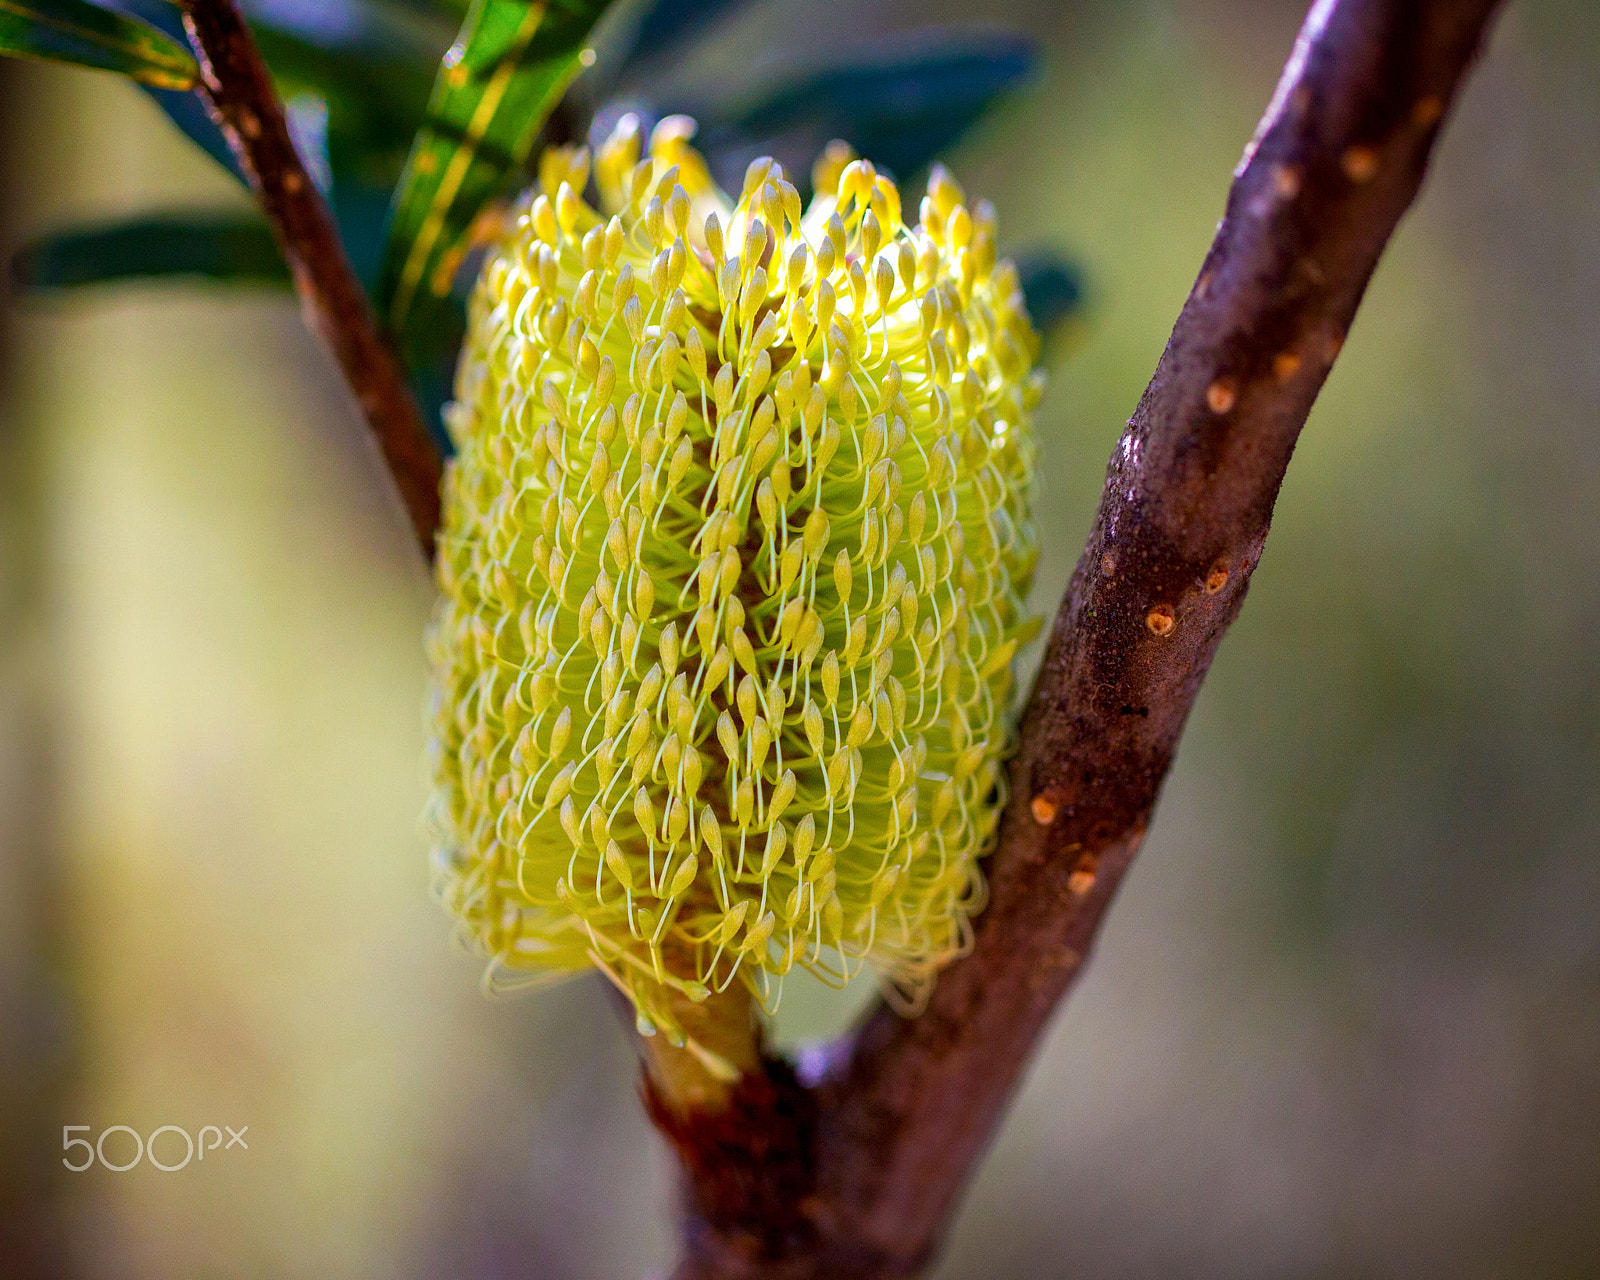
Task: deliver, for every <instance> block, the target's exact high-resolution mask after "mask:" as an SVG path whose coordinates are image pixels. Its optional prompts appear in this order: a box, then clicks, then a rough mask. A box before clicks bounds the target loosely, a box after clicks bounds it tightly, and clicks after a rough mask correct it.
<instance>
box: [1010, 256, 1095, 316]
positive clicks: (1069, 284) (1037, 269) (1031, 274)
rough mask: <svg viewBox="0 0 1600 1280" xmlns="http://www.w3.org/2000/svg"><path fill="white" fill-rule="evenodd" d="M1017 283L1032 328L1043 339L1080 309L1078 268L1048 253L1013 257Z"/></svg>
mask: <svg viewBox="0 0 1600 1280" xmlns="http://www.w3.org/2000/svg"><path fill="white" fill-rule="evenodd" d="M1012 262H1013V263H1014V264H1015V266H1016V268H1017V282H1018V283H1019V284H1020V285H1021V286H1022V296H1023V297H1024V298H1025V299H1027V303H1028V316H1029V318H1030V319H1031V320H1032V321H1033V327H1034V328H1035V329H1037V330H1038V331H1039V333H1040V334H1041V335H1043V336H1045V337H1048V336H1049V334H1050V332H1051V330H1053V329H1055V328H1056V327H1057V326H1058V325H1059V324H1061V322H1062V321H1064V320H1066V319H1068V318H1069V317H1071V316H1073V315H1076V314H1077V313H1078V312H1079V311H1080V310H1082V308H1083V276H1082V274H1081V273H1080V272H1079V270H1078V268H1077V267H1076V266H1074V265H1073V264H1072V263H1070V262H1068V261H1067V260H1066V259H1065V258H1063V257H1062V256H1061V255H1060V254H1058V253H1055V252H1054V251H1053V250H1050V249H1035V250H1032V251H1028V252H1023V253H1018V254H1014V255H1012Z"/></svg>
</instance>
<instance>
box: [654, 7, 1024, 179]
mask: <svg viewBox="0 0 1600 1280" xmlns="http://www.w3.org/2000/svg"><path fill="white" fill-rule="evenodd" d="M1037 64H1038V56H1037V51H1036V48H1035V46H1034V44H1033V42H1032V41H1030V40H1029V39H1028V38H1027V37H1025V36H1022V35H1018V34H1015V33H1011V32H995V31H963V30H949V29H934V30H931V31H923V32H916V33H913V34H911V35H909V36H905V35H901V36H894V37H890V38H888V39H886V40H882V41H878V42H875V44H874V45H873V46H872V47H871V48H869V49H868V50H866V51H864V52H857V53H855V54H853V55H852V56H851V58H850V60H849V61H845V62H838V63H832V64H829V65H826V66H821V67H817V68H815V69H813V70H811V71H809V72H805V73H803V74H799V75H794V76H791V77H788V78H786V79H779V80H778V81H777V82H776V83H775V84H773V85H771V86H770V87H766V88H763V89H762V90H760V91H758V92H756V93H753V94H749V95H746V96H744V97H742V98H739V99H735V100H732V101H728V102H722V103H713V104H710V105H704V106H701V107H699V109H698V110H696V109H695V107H694V106H692V105H687V106H685V107H684V108H683V109H684V110H686V111H687V112H688V113H689V114H691V115H695V116H696V117H697V118H698V119H699V121H700V125H701V131H700V136H699V139H698V140H697V145H699V146H701V147H702V148H703V149H704V150H705V151H706V152H707V153H708V154H711V155H713V156H717V155H722V154H733V153H737V154H738V155H741V156H742V157H743V159H742V160H739V161H738V167H739V168H741V169H742V167H743V163H744V162H745V161H748V160H749V158H750V156H751V155H753V154H754V152H755V150H757V149H770V150H773V151H774V152H775V153H776V154H777V155H778V158H779V159H780V160H784V161H785V167H786V168H790V169H792V170H794V172H796V173H797V174H799V175H804V174H805V173H806V172H807V170H808V169H809V167H810V157H811V156H814V155H815V154H816V153H817V151H819V150H820V149H821V147H822V146H823V145H824V144H825V143H827V142H828V141H829V140H831V139H833V138H843V139H844V140H845V141H846V142H848V143H850V145H851V146H853V147H855V149H856V150H857V151H859V152H860V153H861V154H862V155H864V156H866V157H867V158H868V159H870V160H871V161H873V163H874V164H877V165H880V166H882V167H884V168H887V169H889V170H890V171H891V172H892V173H895V174H897V175H898V176H899V177H901V178H910V177H911V176H912V175H913V174H915V173H916V172H918V171H919V170H921V169H922V168H923V167H925V166H926V165H927V164H928V163H929V162H930V161H932V160H933V159H934V158H935V157H936V156H938V155H940V154H941V153H942V152H944V151H946V150H947V149H948V148H949V147H950V146H951V145H952V144H953V143H954V142H955V141H956V140H957V139H958V138H960V136H961V135H962V134H963V133H965V132H966V130H967V129H968V128H970V127H971V126H972V125H973V124H974V123H975V122H976V121H977V120H978V119H979V118H980V117H982V116H983V114H984V113H985V112H987V111H988V110H989V109H990V108H991V107H992V106H994V105H995V104H996V102H997V101H999V100H1000V99H1001V98H1002V97H1003V96H1004V95H1005V94H1007V93H1009V92H1011V91H1013V90H1015V89H1016V88H1018V87H1019V86H1020V85H1022V84H1023V83H1025V82H1026V81H1027V80H1028V79H1029V78H1030V77H1031V76H1032V75H1033V73H1034V70H1035V68H1036V66H1037ZM784 143H787V145H786V146H785V145H783V144H784ZM801 157H804V159H803V160H802V159H801Z"/></svg>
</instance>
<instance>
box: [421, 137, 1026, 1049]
mask: <svg viewBox="0 0 1600 1280" xmlns="http://www.w3.org/2000/svg"><path fill="white" fill-rule="evenodd" d="M692 132H693V125H692V123H691V122H689V121H687V120H685V119H683V118H682V117H675V118H671V119H668V120H664V121H662V123H661V124H660V125H659V126H658V127H657V128H656V130H655V132H654V134H653V135H652V137H651V138H650V143H649V155H648V156H647V157H646V158H644V159H642V160H641V159H640V155H639V153H640V138H639V134H638V126H637V123H636V122H635V121H633V120H632V119H628V120H625V121H624V122H623V123H622V125H621V126H619V128H618V130H617V132H616V133H615V134H614V135H613V136H612V137H611V138H610V140H609V141H608V142H607V143H606V144H605V145H604V146H603V147H602V148H601V149H600V151H599V153H598V156H597V158H596V161H595V166H594V167H595V172H594V179H595V186H596V187H597V189H598V191H599V196H600V203H601V206H602V210H603V212H597V211H595V210H594V209H593V208H591V207H590V206H589V205H588V204H587V203H585V201H584V199H583V196H582V194H581V193H582V192H583V191H584V190H585V188H586V187H587V186H588V179H589V159H588V155H587V153H586V152H585V151H582V150H570V149H560V148H558V149H553V150H551V151H549V152H546V154H545V155H544V156H543V158H542V160H541V162H540V168H539V176H540V183H539V189H538V192H537V194H534V193H530V198H525V200H524V203H523V204H522V205H521V206H519V209H518V211H517V216H516V217H515V219H514V221H513V223H512V225H511V226H510V229H509V231H508V232H507V234H506V235H505V237H504V239H503V240H502V241H501V242H500V243H499V244H498V246H497V247H496V248H495V249H494V251H493V252H492V253H491V255H490V257H489V259H488V261H487V263H486V264H485V266H484V269H483V273H482V276H481V278H480V280H479V283H478V286H477V290H476V292H475V294H474V296H473V299H472V303H471V313H470V328H469V334H468V338H467V344H466V348H465V350H464V352H463V355H462V360H461V365H460V368H459V371H458V374H457V386H456V397H457V399H456V403H455V405H453V406H452V408H451V411H450V413H449V426H450V430H451V433H452V435H453V437H454V440H455V444H456V447H457V456H456V458H455V460H454V461H453V463H452V464H451V467H450V470H449V474H448V477H447V480H446V485H445V527H444V532H443V535H442V537H441V539H440V544H439V561H438V565H439V569H438V572H439V584H440V588H441V591H442V596H443V598H442V601H441V603H440V606H439V609H438V613H437V616H436V619H435V622H434V625H433V628H432V632H431V637H430V645H429V648H430V658H431V661H432V665H433V673H434V682H435V693H434V701H433V734H434V742H433V754H432V769H433V775H434V788H435V792H434V798H433V802H432V806H431V811H430V813H431V824H432V827H433V830H434V834H435V837H436V840H437V848H436V852H435V859H436V866H437V869H438V873H439V878H440V888H441V893H442V896H443V898H444V901H445V902H446V904H447V905H448V907H449V909H450V910H451V911H452V912H453V913H454V914H455V915H456V916H457V918H458V919H459V920H460V921H461V923H462V925H463V926H464V928H465V930H466V932H467V933H468V935H469V936H470V938H471V939H472V941H473V942H474V944H475V945H476V946H477V947H479V948H480V949H481V950H482V951H483V952H485V953H486V954H487V955H488V956H489V957H490V958H491V963H490V971H489V978H490V981H491V982H493V983H496V984H506V983H511V982H514V981H516V980H517V979H519V978H526V979H529V980H533V979H537V978H538V977H540V976H542V975H551V974H559V973H562V972H570V971H573V970H579V969H586V968H589V967H591V966H594V967H598V968H600V969H602V970H604V971H605V973H606V974H607V975H608V976H609V977H610V978H611V979H612V981H614V982H615V983H616V984H617V985H618V986H619V987H620V988H621V989H622V990H623V991H625V992H626V993H627V994H628V996H629V997H630V998H631V999H632V1001H633V1003H634V1005H635V1007H636V1009H637V1010H638V1014H639V1022H640V1027H641V1029H642V1030H644V1031H646V1032H647V1033H648V1032H653V1031H655V1030H656V1029H660V1030H662V1031H664V1032H665V1033H666V1034H667V1036H668V1038H669V1039H670V1040H672V1041H673V1043H680V1042H682V1040H683V1038H684V1033H683V1029H682V1027H681V1025H680V1022H679V1020H678V1019H677V1018H676V1017H674V1015H673V1013H672V1009H673V1007H674V1006H677V1007H680V1008H681V1007H682V1001H683V1000H684V999H685V998H686V999H688V1000H691V1001H698V1000H703V999H705V998H707V996H708V995H709V994H710V993H711V992H713V991H721V990H725V989H727V988H728V987H729V986H730V984H733V983H744V984H746V986H748V987H749V988H750V990H751V991H753V992H754V993H755V994H756V995H757V996H758V997H760V998H761V999H762V1000H764V1001H765V1002H766V1003H767V1004H768V1005H769V1006H770V1005H771V1003H772V1002H773V1001H774V1000H775V999H776V994H777V989H778V982H777V980H778V979H781V977H782V975H784V974H786V973H788V972H789V971H790V970H791V969H792V968H793V967H794V966H796V965H800V966H803V967H805V968H807V969H810V970H812V971H813V972H815V973H817V974H819V975H820V976H822V977H823V978H824V979H825V980H827V981H830V982H835V983H840V982H843V981H844V980H845V979H846V978H847V977H848V976H849V975H850V974H851V973H852V972H854V970H855V968H857V967H859V964H860V963H861V962H862V961H863V960H865V961H867V962H870V963H871V964H872V965H873V966H874V967H875V968H876V969H877V971H878V972H879V973H880V974H881V975H882V976H883V978H884V979H885V980H886V985H887V987H888V989H889V990H890V991H891V992H892V993H893V994H896V995H897V996H898V998H899V999H900V1000H901V1001H902V1002H903V1003H904V1004H905V1005H906V1006H908V1007H912V1008H915V1007H916V1006H917V1005H918V1004H919V1003H920V1002H921V1001H922V1000H923V999H925V997H926V993H927V991H928V989H929V987H930V985H931V983H932V981H933V978H934V975H935V973H936V971H937V970H938V969H939V968H940V967H941V966H942V965H944V964H946V963H948V962H949V961H950V960H951V959H952V958H954V957H955V956H957V955H958V954H960V952H961V951H962V950H963V948H964V946H965V945H966V943H967V940H968V938H969V936H970V927H969V924H968V920H969V917H970V916H971V915H972V913H974V912H975V911H977V910H979V909H980V907H981V906H982V902H983V896H984V885H983V879H982V876H981V874H980V870H979V862H978V860H979V858H980V856H981V855H982V854H983V853H984V852H985V849H986V846H987V842H988V841H989V840H990V838H991V835H992V833H993V830H994V825H995V821H996V816H997V813H998V806H999V804H1000V802H1001V799H1002V795H1001V792H1002V791H1003V787H1004V778H1003V774H1002V771H1001V767H1000V765H1001V757H1002V754H1003V752H1004V750H1005V748H1006V745H1007V738H1008V732H1009V726H1008V720H1007V713H1008V709H1009V705H1010V702H1011V691H1012V675H1011V667H1012V658H1013V656H1014V654H1015V652H1016V650H1017V647H1018V646H1019V645H1020V644H1022V643H1025V642H1026V640H1027V639H1028V638H1029V637H1030V636H1031V635H1032V634H1033V632H1034V630H1035V629H1036V627H1037V620H1036V619H1028V618H1025V617H1024V614H1023V597H1024V595H1025V594H1026V592H1027V588H1028V583H1029V579H1030V576H1031V574H1032V570H1033V566H1034V563H1035V560H1036V558H1037V549H1036V542H1035V537H1034V532H1033V528H1032V525H1031V523H1030V515H1029V499H1030V492H1029V491H1030V486H1031V479H1032V464H1033V455H1034V442H1033V436H1032V428H1031V423H1030V411H1031V410H1032V408H1033V406H1034V404H1035V403H1036V401H1037V398H1038V393H1039V388H1040V384H1041V375H1040V374H1038V373H1037V372H1035V371H1033V370H1032V361H1033V358H1034V356H1035V353H1036V350H1037V345H1038V344H1037V339H1036V338H1035V336H1034V333H1033V331H1032V328H1031V326H1030V325H1029V323H1028V319H1027V316H1026V313H1025V311H1024V308H1023V302H1022V295H1021V291H1020V289H1019V287H1018V284H1017V279H1016V274H1015V272H1014V271H1013V270H1012V268H1011V266H1010V264H1009V263H1007V262H1003V261H1001V262H996V260H995V248H994V245H995V240H994V235H995V232H994V216H993V211H992V209H990V208H989V207H988V206H987V205H986V204H984V203H980V204H978V205H977V206H976V207H974V208H973V209H971V210H969V209H968V208H967V207H966V205H965V204H964V197H963V195H962V193H961V191H960V189H959V188H958V187H957V186H956V184H955V182H954V181H953V180H952V179H951V178H950V177H949V176H948V175H947V174H945V173H944V172H943V171H942V170H939V169H936V170H935V171H934V175H933V178H932V180H931V181H930V183H929V191H928V195H927V197H926V198H925V199H924V200H923V201H922V203H921V209H920V217H919V219H918V222H917V223H916V224H913V225H907V224H905V223H903V222H902V216H901V203H900V195H899V193H898V191H897V190H896V188H895V186H894V184H893V183H891V182H890V181H889V180H888V179H887V178H886V177H884V176H883V175H881V174H877V173H875V172H874V170H873V168H872V166H871V165H870V164H868V163H866V162H865V161H859V160H854V159H852V158H851V157H850V156H849V154H848V151H847V150H846V149H844V148H842V147H841V145H840V144H835V145H834V146H833V147H831V148H830V149H829V151H828V153H827V154H826V155H825V156H824V157H823V159H822V160H821V161H819V162H818V165H817V169H816V172H815V174H814V179H815V184H814V185H815V187H816V191H817V196H816V198H815V199H814V200H813V201H812V203H811V206H810V208H809V209H808V210H807V211H806V212H805V214H804V215H803V216H802V213H801V207H800V197H799V193H798V192H797V190H796V189H795V187H794V186H793V185H791V184H790V183H789V182H788V181H786V180H785V178H784V176H783V173H782V171H781V169H779V167H778V166H777V165H776V164H774V163H773V162H771V161H769V160H765V159H762V160H757V161H755V162H754V163H753V164H752V165H751V166H750V169H749V171H748V172H747V174H746V175H745V183H744V190H743V193H742V195H741V196H740V199H739V200H738V202H737V203H732V202H730V201H729V200H728V198H727V197H726V196H725V195H724V194H723V193H722V192H720V191H719V190H718V189H717V188H716V186H715V185H714V184H713V183H712V181H711V179H710V176H709V174H708V172H707V169H706V165H705V162H704V160H703V159H702V158H701V157H700V156H699V155H698V153H696V152H695V151H694V150H693V149H692V148H691V147H690V146H689V145H688V138H689V136H690V135H691V134H692ZM691 1047H692V1046H691Z"/></svg>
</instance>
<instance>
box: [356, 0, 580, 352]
mask: <svg viewBox="0 0 1600 1280" xmlns="http://www.w3.org/2000/svg"><path fill="white" fill-rule="evenodd" d="M607 3H608V0H543V2H539V3H529V2H527V0H473V5H472V7H471V9H470V10H469V11H468V13H467V17H466V21H465V22H464V23H463V24H462V27H461V34H460V35H459V36H458V37H457V39H456V42H455V44H453V45H452V46H451V47H450V51H449V52H448V53H446V54H445V57H444V62H443V65H442V67H441V69H440V71H439V77H438V79H437V81H436V82H435V83H434V88H433V95H432V97H431V98H430V99H429V102H428V110H427V120H426V123H425V124H424V125H423V128H422V130H421V132H420V133H419V134H418V135H417V139H416V142H415V144H414V145H413V147H412V150H411V156H410V158H409V159H408V160H407V161H406V168H405V172H404V174H403V175H402V176H401V179H400V187H399V189H398V191H397V192H396V194H395V203H394V212H393V218H392V221H391V223H390V228H389V245H388V249H387V252H386V253H385V258H384V271H383V278H382V286H381V291H380V297H381V302H382V309H383V310H384V312H385V313H386V314H387V316H388V318H389V322H390V324H391V326H392V327H393V329H394V330H395V332H396V333H397V334H398V335H400V336H401V338H402V340H403V342H404V343H405V344H406V345H409V344H410V340H411V339H412V338H413V337H414V335H415V333H416V332H417V330H419V329H421V328H425V327H426V324H427V322H428V317H429V314H430V312H431V311H432V309H433V308H432V306H431V305H430V304H431V302H432V301H433V300H436V299H439V298H441V297H443V296H444V295H445V294H447V293H448V292H449V290H450V284H451V281H452V278H453V276H454V273H455V267H456V266H457V265H458V264H459V261H460V249H459V247H458V246H459V245H460V243H461V240H462V238H463V236H464V235H465V234H466V231H467V228H468V227H469V226H470V225H471V223H472V220H473V218H474V217H476V216H477V214H478V212H479V211H480V210H481V209H482V208H483V206H484V205H485V204H486V203H488V201H490V200H491V199H493V198H494V197H495V196H497V195H499V194H500V193H501V192H502V191H503V190H504V189H505V187H506V186H507V184H508V182H509V181H510V179H511V177H512V175H513V174H515V173H516V172H517V171H518V170H519V169H520V168H521V166H522V164H523V162H524V160H526V158H527V155H528V151H529V149H530V148H531V147H532V145H533V141H534V139H535V137H536V136H537V135H538V133H539V129H540V128H541V126H542V125H543V124H544V120H545V117H546V116H547V115H549V113H550V111H551V109H552V108H553V107H554V106H555V105H556V103H557V102H558V101H559V100H560V98H561V95H562V94H563V93H564V92H565V91H566V88H567V85H568V84H570V83H571V82H572V79H573V77H574V76H576V75H577V73H578V71H579V70H580V69H581V68H582V66H583V61H582V55H583V52H584V42H585V41H586V40H587V39H588V36H589V32H590V30H591V29H592V28H593V27H594V24H595V21H596V20H597V19H598V18H599V17H600V15H601V14H602V13H603V12H604V11H605V9H606V5H607Z"/></svg>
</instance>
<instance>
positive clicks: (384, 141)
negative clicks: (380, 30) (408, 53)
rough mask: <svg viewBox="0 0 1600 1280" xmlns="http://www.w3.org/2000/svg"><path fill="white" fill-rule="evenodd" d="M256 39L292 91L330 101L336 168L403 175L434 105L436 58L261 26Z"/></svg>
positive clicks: (330, 132) (330, 143)
mask: <svg viewBox="0 0 1600 1280" xmlns="http://www.w3.org/2000/svg"><path fill="white" fill-rule="evenodd" d="M256 43H257V45H258V46H259V47H260V49H261V54H262V57H264V58H265V59H266V62H267V65H268V67H270V68H271V70H272V73H273V76H274V77H275V78H276V79H277V80H278V81H279V83H280V85H281V86H282V87H283V88H284V90H285V92H286V93H287V94H292V93H293V92H295V91H296V90H310V91H311V92H313V93H315V94H316V95H317V96H318V97H320V98H321V99H322V100H323V101H324V102H325V103H326V104H327V107H328V150H329V156H330V159H331V160H332V162H333V165H334V168H335V169H336V170H337V169H339V168H342V167H344V166H346V165H351V166H358V167H361V168H363V169H364V170H365V171H367V172H368V173H369V174H370V175H371V176H378V173H379V172H382V176H383V177H384V179H385V180H387V181H390V182H392V181H393V180H394V179H395V178H396V177H397V176H398V171H399V167H400V164H401V157H403V156H404V155H405V151H406V148H407V147H408V146H409V145H410V143H411V140H412V138H413V137H414V136H415V134H416V131H417V127H418V126H419V125H420V124H421V123H422V119H423V112H424V110H425V109H426V107H427V102H428V91H429V88H430V86H431V85H432V81H433V63H432V61H429V62H423V61H422V60H421V59H420V58H418V57H412V58H410V59H409V60H408V59H407V58H405V57H401V56H397V55H395V54H393V53H390V54H383V53H380V52H377V51H373V50H366V49H362V48H359V47H355V48H341V47H337V46H336V47H331V48H330V47H326V46H320V45H317V44H313V43H311V42H310V41H308V40H305V39H302V38H301V37H300V36H299V35H297V34H293V33H285V32H281V31H277V30H274V29H272V28H271V27H259V28H257V30H256Z"/></svg>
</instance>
